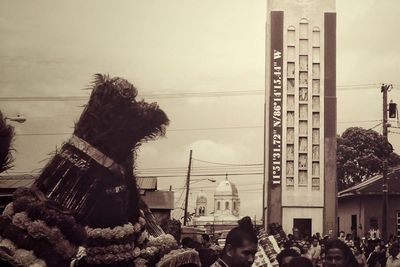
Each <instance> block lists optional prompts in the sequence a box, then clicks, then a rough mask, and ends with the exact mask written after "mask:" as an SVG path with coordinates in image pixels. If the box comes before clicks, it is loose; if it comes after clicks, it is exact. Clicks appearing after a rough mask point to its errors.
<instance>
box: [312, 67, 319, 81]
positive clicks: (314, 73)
mask: <svg viewBox="0 0 400 267" xmlns="http://www.w3.org/2000/svg"><path fill="white" fill-rule="evenodd" d="M312 77H313V79H319V78H320V65H319V63H313V64H312Z"/></svg>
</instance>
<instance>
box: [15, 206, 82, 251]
mask: <svg viewBox="0 0 400 267" xmlns="http://www.w3.org/2000/svg"><path fill="white" fill-rule="evenodd" d="M12 224H13V225H15V226H17V227H19V228H21V229H23V230H26V231H27V232H28V234H29V235H30V236H31V237H33V238H34V239H47V240H48V241H49V243H50V244H52V245H53V248H54V251H55V252H56V253H57V254H59V255H60V256H61V257H62V258H63V259H69V258H71V257H73V256H74V255H75V254H76V252H77V249H78V248H77V247H76V246H74V245H72V244H71V243H70V242H69V241H68V240H66V239H65V238H64V236H63V234H62V233H61V231H60V230H59V229H57V228H56V227H51V228H50V227H49V226H47V225H46V223H45V222H44V221H42V220H35V221H32V220H31V219H30V218H29V217H28V214H27V213H26V212H19V213H16V214H15V215H14V216H13V217H12Z"/></svg>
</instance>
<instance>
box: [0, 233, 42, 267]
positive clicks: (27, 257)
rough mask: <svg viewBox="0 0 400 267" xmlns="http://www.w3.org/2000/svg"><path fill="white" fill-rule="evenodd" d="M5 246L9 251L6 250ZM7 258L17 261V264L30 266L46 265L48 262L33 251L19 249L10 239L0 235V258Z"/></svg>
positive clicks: (39, 266) (40, 266)
mask: <svg viewBox="0 0 400 267" xmlns="http://www.w3.org/2000/svg"><path fill="white" fill-rule="evenodd" d="M4 248H5V249H6V250H7V252H5V251H4ZM2 257H4V258H7V259H10V258H11V260H12V261H13V263H16V264H17V265H22V266H29V267H46V266H47V265H46V262H45V261H43V260H42V259H40V258H38V257H36V256H35V254H34V253H33V251H28V250H25V249H19V248H17V246H16V245H15V244H14V243H13V242H12V241H11V240H9V239H2V238H1V237H0V258H2Z"/></svg>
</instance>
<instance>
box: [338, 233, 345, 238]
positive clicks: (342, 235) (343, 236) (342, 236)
mask: <svg viewBox="0 0 400 267" xmlns="http://www.w3.org/2000/svg"><path fill="white" fill-rule="evenodd" d="M344 238H345V233H344V231H340V232H339V239H342V240H343V239H344Z"/></svg>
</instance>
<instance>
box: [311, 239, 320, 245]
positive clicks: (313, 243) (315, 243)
mask: <svg viewBox="0 0 400 267" xmlns="http://www.w3.org/2000/svg"><path fill="white" fill-rule="evenodd" d="M318 243H319V240H318V238H317V237H314V238H313V239H312V245H313V247H317V246H318Z"/></svg>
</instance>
